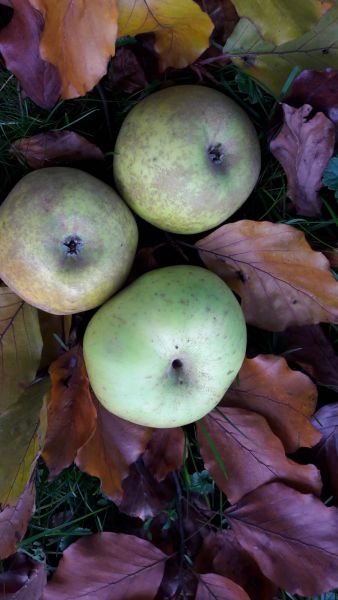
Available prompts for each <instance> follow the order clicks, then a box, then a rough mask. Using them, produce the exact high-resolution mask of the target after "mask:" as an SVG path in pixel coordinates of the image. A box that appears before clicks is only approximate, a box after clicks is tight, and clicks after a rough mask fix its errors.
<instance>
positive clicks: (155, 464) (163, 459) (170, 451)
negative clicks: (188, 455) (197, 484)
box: [143, 427, 185, 481]
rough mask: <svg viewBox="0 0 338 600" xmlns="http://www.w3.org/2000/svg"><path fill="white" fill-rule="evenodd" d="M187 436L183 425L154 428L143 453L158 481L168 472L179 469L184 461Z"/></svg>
mask: <svg viewBox="0 0 338 600" xmlns="http://www.w3.org/2000/svg"><path fill="white" fill-rule="evenodd" d="M184 451H185V437H184V432H183V429H182V428H181V427H173V428H172V429H154V432H153V435H152V437H151V439H150V441H149V443H148V446H147V448H146V449H145V452H144V454H143V461H144V464H145V466H146V467H147V469H148V470H149V472H150V473H151V474H152V476H153V477H155V479H157V481H163V479H165V478H166V476H167V475H168V473H171V472H172V471H178V470H179V469H180V468H181V467H182V465H183V462H184Z"/></svg>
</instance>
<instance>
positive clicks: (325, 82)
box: [285, 69, 338, 125]
mask: <svg viewBox="0 0 338 600" xmlns="http://www.w3.org/2000/svg"><path fill="white" fill-rule="evenodd" d="M285 101H286V102H287V104H289V105H291V106H296V107H300V106H303V104H311V106H312V107H313V108H314V110H316V111H321V112H323V113H324V115H326V116H327V117H328V118H329V119H330V120H331V121H333V123H335V124H336V125H337V124H338V70H337V69H324V70H323V71H315V70H313V69H304V71H302V72H301V73H299V75H297V77H296V78H295V79H294V81H293V84H292V87H291V88H290V91H289V93H288V94H287V96H286V98H285Z"/></svg>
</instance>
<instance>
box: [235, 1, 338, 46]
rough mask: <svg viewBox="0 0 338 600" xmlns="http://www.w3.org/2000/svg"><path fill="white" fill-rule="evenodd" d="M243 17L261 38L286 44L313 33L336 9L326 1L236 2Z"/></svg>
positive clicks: (331, 3)
mask: <svg viewBox="0 0 338 600" xmlns="http://www.w3.org/2000/svg"><path fill="white" fill-rule="evenodd" d="M232 2H233V4H234V5H235V8H236V10H237V12H238V14H239V16H240V17H247V18H248V19H250V20H251V21H253V22H254V23H255V24H256V26H257V28H258V29H259V31H260V33H261V35H262V36H263V37H264V38H265V39H266V40H269V41H270V42H273V43H274V44H276V45H278V44H284V43H285V42H289V41H290V40H294V39H295V38H298V37H300V36H301V35H303V34H304V33H306V32H307V31H310V29H312V28H313V27H314V26H315V25H316V24H317V23H318V21H319V19H320V17H321V16H322V15H323V14H324V13H325V12H327V11H328V10H329V8H332V7H333V6H334V4H335V3H334V2H333V1H332V2H325V3H323V2H322V0H296V2H295V0H232Z"/></svg>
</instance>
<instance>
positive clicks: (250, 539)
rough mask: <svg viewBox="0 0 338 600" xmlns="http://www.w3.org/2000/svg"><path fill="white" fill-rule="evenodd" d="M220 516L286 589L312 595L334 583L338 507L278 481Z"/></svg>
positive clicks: (267, 573)
mask: <svg viewBox="0 0 338 600" xmlns="http://www.w3.org/2000/svg"><path fill="white" fill-rule="evenodd" d="M225 516H226V518H227V520H228V522H229V524H230V526H231V528H232V530H233V532H234V533H235V535H236V537H237V539H238V541H239V543H240V544H241V546H242V547H243V548H244V549H245V550H246V551H247V552H248V553H249V554H250V555H251V556H252V557H253V559H254V560H255V561H256V562H257V564H258V566H259V568H260V569H261V570H262V572H263V573H264V575H265V576H266V577H268V578H269V579H271V581H273V582H274V583H276V585H278V586H279V587H281V588H283V589H286V590H287V591H288V592H291V593H294V594H300V595H304V596H315V595H316V594H320V593H322V592H324V591H327V590H330V589H333V588H335V587H337V585H338V541H337V528H338V510H337V508H335V507H331V508H328V507H327V506H325V504H323V503H322V502H321V501H320V500H318V498H316V497H315V496H312V495H311V494H301V493H300V492H297V491H296V490H294V489H292V488H289V487H287V486H286V485H284V484H282V483H269V484H267V485H263V486H261V487H260V488H258V489H257V490H255V491H254V492H251V493H250V494H248V495H247V496H245V497H244V498H242V500H241V501H240V502H239V503H238V504H237V505H236V506H235V507H231V508H229V509H227V510H226V512H225Z"/></svg>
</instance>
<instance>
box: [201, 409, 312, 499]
mask: <svg viewBox="0 0 338 600" xmlns="http://www.w3.org/2000/svg"><path fill="white" fill-rule="evenodd" d="M204 428H205V429H206V431H207V433H208V434H209V436H210V438H211V440H212V445H211V444H210V443H209V438H208V437H207V436H205V435H204ZM197 431H198V440H199V444H200V450H201V455H202V457H203V460H204V464H205V468H206V469H207V470H208V472H209V473H210V475H211V476H212V478H213V479H214V480H215V482H216V483H217V485H218V487H219V488H220V489H221V490H223V491H224V492H225V494H226V495H227V497H228V498H229V500H230V502H231V503H232V504H233V503H235V502H238V500H240V498H241V497H242V496H244V495H245V494H247V493H248V492H251V491H252V490H255V489H256V488H257V487H259V486H260V485H262V484H264V483H268V482H269V481H275V480H277V479H279V480H283V481H284V482H285V483H287V484H289V485H291V486H293V487H296V488H297V489H298V490H300V491H302V492H312V493H314V494H318V495H319V494H320V491H321V487H322V486H321V478H320V473H319V471H318V469H316V467H315V466H314V465H299V464H297V463H295V462H294V461H292V460H289V459H288V458H286V456H285V451H284V447H283V445H282V442H281V441H280V440H279V439H278V437H277V436H275V435H274V433H273V432H272V431H271V429H270V427H269V425H268V423H267V421H266V419H265V418H264V417H262V416H261V415H258V414H257V413H255V412H253V411H252V410H250V411H249V410H245V409H243V408H228V407H227V408H218V409H217V410H212V411H211V412H210V413H209V414H208V415H207V416H206V417H204V418H203V419H202V423H197ZM213 445H214V446H215V447H216V449H217V452H218V454H216V453H215V451H214V447H213ZM220 461H222V462H223V464H224V466H225V470H224V469H223V468H222V465H220ZM225 471H226V473H225Z"/></svg>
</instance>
